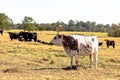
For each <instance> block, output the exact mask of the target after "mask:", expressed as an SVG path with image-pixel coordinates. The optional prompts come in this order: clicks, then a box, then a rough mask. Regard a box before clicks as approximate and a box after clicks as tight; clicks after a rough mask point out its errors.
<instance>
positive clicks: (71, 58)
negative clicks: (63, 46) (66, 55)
mask: <svg viewBox="0 0 120 80" xmlns="http://www.w3.org/2000/svg"><path fill="white" fill-rule="evenodd" d="M70 60H71V63H70V69H72V65H73V56H70Z"/></svg>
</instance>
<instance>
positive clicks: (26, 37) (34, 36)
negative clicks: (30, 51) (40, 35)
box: [19, 32, 37, 42]
mask: <svg viewBox="0 0 120 80" xmlns="http://www.w3.org/2000/svg"><path fill="white" fill-rule="evenodd" d="M22 39H24V40H25V41H32V39H33V40H34V42H36V41H37V33H30V32H20V33H19V40H20V41H21V40H22Z"/></svg>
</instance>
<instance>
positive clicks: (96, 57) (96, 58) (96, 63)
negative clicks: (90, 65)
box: [94, 53, 98, 69]
mask: <svg viewBox="0 0 120 80" xmlns="http://www.w3.org/2000/svg"><path fill="white" fill-rule="evenodd" d="M94 58H95V68H96V69H97V65H98V54H97V53H95V54H94Z"/></svg>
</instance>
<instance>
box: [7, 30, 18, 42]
mask: <svg viewBox="0 0 120 80" xmlns="http://www.w3.org/2000/svg"><path fill="white" fill-rule="evenodd" d="M8 33H9V37H10V39H11V40H13V39H18V37H19V33H13V32H8Z"/></svg>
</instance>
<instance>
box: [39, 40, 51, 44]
mask: <svg viewBox="0 0 120 80" xmlns="http://www.w3.org/2000/svg"><path fill="white" fill-rule="evenodd" d="M37 42H39V43H42V44H46V45H53V44H51V43H48V42H45V41H41V40H37Z"/></svg>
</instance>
